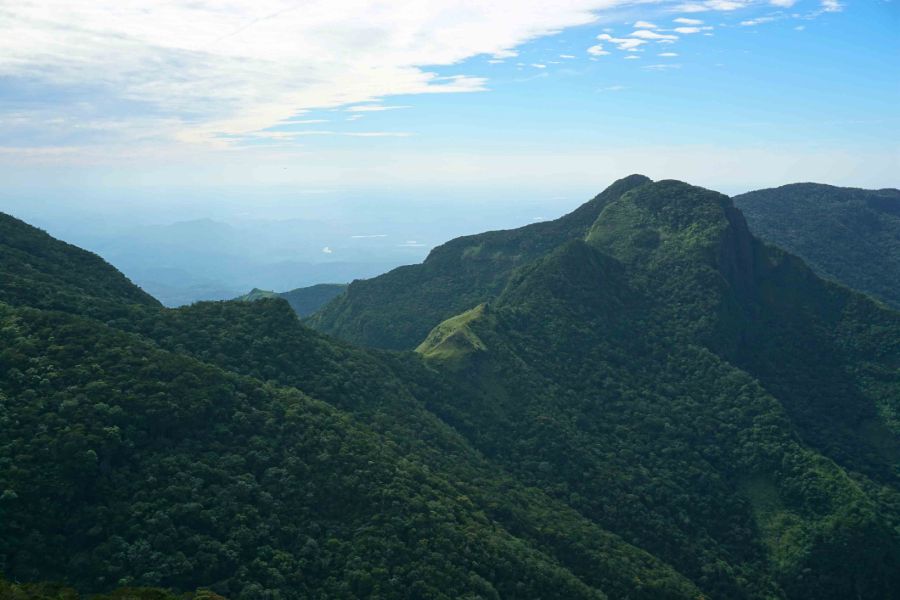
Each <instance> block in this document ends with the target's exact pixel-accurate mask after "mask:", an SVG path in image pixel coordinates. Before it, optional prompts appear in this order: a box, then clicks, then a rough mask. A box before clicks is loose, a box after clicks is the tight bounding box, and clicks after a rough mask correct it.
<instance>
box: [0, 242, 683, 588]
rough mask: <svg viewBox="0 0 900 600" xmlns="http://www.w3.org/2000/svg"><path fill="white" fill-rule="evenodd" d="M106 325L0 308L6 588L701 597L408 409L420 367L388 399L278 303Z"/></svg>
mask: <svg viewBox="0 0 900 600" xmlns="http://www.w3.org/2000/svg"><path fill="white" fill-rule="evenodd" d="M23 234H25V235H34V234H35V232H33V231H30V230H24V232H23ZM127 296H128V295H127V294H126V297H127ZM123 306H126V307H127V308H128V310H127V311H125V312H123V314H122V315H119V316H117V317H115V318H112V319H109V320H106V321H104V322H101V321H99V320H96V319H93V318H90V317H89V316H85V315H87V314H90V313H91V312H92V308H91V307H87V308H86V310H85V314H82V315H79V314H77V312H78V311H77V310H73V311H70V312H58V311H47V310H42V309H35V308H30V307H24V306H17V307H13V306H10V305H7V304H0V321H2V325H0V332H2V333H0V337H2V338H3V341H2V344H0V347H2V348H3V350H2V351H0V373H2V375H0V407H2V412H0V420H2V423H3V431H4V440H3V444H2V445H0V489H2V490H3V492H2V493H0V497H2V500H0V509H2V511H3V518H2V519H0V566H2V569H3V571H4V572H5V573H6V575H7V576H9V577H11V578H15V579H16V580H19V581H22V580H25V581H28V580H31V581H37V580H57V581H66V582H68V583H70V584H71V585H74V586H75V587H76V588H78V589H79V590H82V591H86V592H102V591H106V590H108V589H110V588H112V587H114V586H133V585H140V586H163V587H168V588H174V589H176V590H188V589H194V588H196V587H198V586H200V587H210V588H212V589H213V590H214V591H215V592H218V593H221V594H223V595H226V596H229V597H235V598H255V597H273V596H280V597H284V598H307V597H310V598H316V597H321V598H332V597H347V596H350V597H375V596H382V597H406V596H407V595H409V594H412V595H413V596H415V597H435V598H440V597H447V598H450V597H465V596H469V597H477V596H481V597H498V596H500V597H510V596H517V595H518V596H525V597H538V596H540V597H546V598H605V597H607V594H612V595H614V596H616V597H618V596H622V595H624V594H630V595H632V596H634V597H643V598H659V597H662V598H695V597H697V596H698V594H699V591H698V590H697V588H696V587H695V586H694V585H693V584H692V583H691V582H690V581H688V580H687V579H686V578H685V577H683V576H682V575H680V574H678V573H677V572H676V571H675V570H674V569H672V568H671V567H670V566H668V565H666V564H665V563H663V562H662V561H659V560H658V559H656V558H654V557H653V556H651V555H650V554H648V553H647V552H645V551H643V550H641V549H639V548H636V547H634V546H633V545H631V544H628V543H626V542H624V541H623V540H621V539H620V538H619V537H618V536H616V535H614V534H611V533H609V532H607V531H605V530H603V529H602V528H600V527H598V526H597V525H596V524H595V523H593V522H591V521H589V520H587V519H585V518H584V517H582V516H581V515H579V514H578V513H577V512H576V511H574V510H573V509H571V508H570V507H569V506H567V505H566V504H565V503H564V502H560V501H558V500H554V499H552V498H550V497H549V496H548V495H546V494H545V493H543V492H541V491H540V490H536V489H533V488H529V487H526V486H524V485H522V484H521V483H519V482H518V481H516V480H515V479H513V478H512V477H510V476H509V475H508V474H506V473H504V472H503V470H502V469H498V468H497V467H496V466H495V465H493V464H490V463H488V462H487V461H486V460H485V459H484V458H483V457H481V456H480V455H479V453H478V452H477V451H475V450H474V449H473V448H472V447H471V446H469V445H468V444H467V443H466V442H465V441H464V440H463V439H462V438H460V436H459V435H458V434H457V433H456V432H455V431H453V430H452V429H451V428H450V427H448V426H447V425H446V424H445V423H443V422H442V421H441V420H440V419H438V418H437V417H436V416H434V415H433V414H431V413H430V412H429V411H428V410H427V408H426V407H425V406H424V400H422V399H421V397H420V396H421V395H422V394H423V393H424V392H423V390H428V393H433V392H434V390H435V389H437V388H436V386H435V384H440V380H435V379H434V378H433V375H432V374H431V373H430V372H429V371H427V370H425V369H424V368H423V366H421V365H419V366H417V368H416V370H415V371H409V372H407V370H406V369H407V368H406V367H405V366H404V367H403V371H404V376H403V377H402V378H401V377H400V376H399V375H398V374H397V373H396V371H395V369H396V370H399V369H400V367H399V366H395V365H394V364H393V363H392V360H393V359H392V358H391V359H389V358H388V357H382V356H381V355H373V354H370V353H368V352H366V351H363V350H357V349H354V348H352V347H348V346H344V345H341V344H336V343H335V342H333V341H332V340H329V339H328V338H325V337H324V336H321V335H319V334H316V333H314V332H312V331H311V330H309V329H306V328H305V327H303V326H302V325H301V324H300V322H299V320H298V319H297V317H296V315H295V314H294V313H293V311H292V310H291V308H290V307H289V305H288V304H287V303H286V302H284V301H282V300H261V301H258V302H253V303H246V302H228V303H199V304H196V305H194V306H191V307H188V308H184V309H179V310H167V309H162V308H159V307H157V306H146V307H141V308H135V307H133V306H132V305H131V304H127V303H123ZM76 308H77V307H76ZM263 379H265V382H264V381H263ZM441 385H443V384H441ZM311 393H312V394H315V396H312V395H310V394H311Z"/></svg>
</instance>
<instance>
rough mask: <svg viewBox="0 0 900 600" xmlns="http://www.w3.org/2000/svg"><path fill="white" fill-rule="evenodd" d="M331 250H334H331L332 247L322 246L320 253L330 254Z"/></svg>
mask: <svg viewBox="0 0 900 600" xmlns="http://www.w3.org/2000/svg"><path fill="white" fill-rule="evenodd" d="M333 252H334V250H332V249H331V248H329V247H328V246H325V247H324V248H322V253H323V254H332V253H333Z"/></svg>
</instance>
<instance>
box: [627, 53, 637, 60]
mask: <svg viewBox="0 0 900 600" xmlns="http://www.w3.org/2000/svg"><path fill="white" fill-rule="evenodd" d="M639 58H640V56H638V55H637V54H629V55H628V56H626V57H625V60H637V59H639Z"/></svg>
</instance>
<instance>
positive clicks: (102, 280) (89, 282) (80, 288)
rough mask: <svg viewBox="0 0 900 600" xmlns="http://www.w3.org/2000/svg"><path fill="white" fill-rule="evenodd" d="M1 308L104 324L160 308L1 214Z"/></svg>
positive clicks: (88, 257) (93, 259)
mask: <svg viewBox="0 0 900 600" xmlns="http://www.w3.org/2000/svg"><path fill="white" fill-rule="evenodd" d="M0 279H2V281H3V285H2V286H0V302H6V303H8V304H12V305H16V306H33V307H38V308H47V309H53V310H62V311H66V312H73V313H78V314H85V315H90V316H94V317H98V318H105V317H107V316H109V315H110V314H112V313H116V314H120V313H121V312H122V307H123V306H124V305H130V304H135V305H141V306H159V303H158V302H157V301H156V300H155V299H154V298H152V297H151V296H150V295H148V294H146V293H145V292H144V291H142V290H141V289H140V288H138V287H137V286H135V285H134V284H132V283H131V282H130V281H128V279H126V278H125V276H124V275H122V274H121V273H120V272H118V271H117V270H116V269H115V268H113V267H112V266H111V265H109V264H108V263H106V262H105V261H104V260H103V259H101V258H100V257H99V256H97V255H95V254H92V253H90V252H86V251H84V250H82V249H80V248H76V247H75V246H72V245H69V244H66V243H65V242H61V241H59V240H56V239H54V238H52V237H51V236H49V235H47V234H46V233H45V232H43V231H41V230H40V229H37V228H35V227H32V226H31V225H28V224H26V223H24V222H22V221H20V220H18V219H15V218H13V217H11V216H9V215H7V214H4V213H0Z"/></svg>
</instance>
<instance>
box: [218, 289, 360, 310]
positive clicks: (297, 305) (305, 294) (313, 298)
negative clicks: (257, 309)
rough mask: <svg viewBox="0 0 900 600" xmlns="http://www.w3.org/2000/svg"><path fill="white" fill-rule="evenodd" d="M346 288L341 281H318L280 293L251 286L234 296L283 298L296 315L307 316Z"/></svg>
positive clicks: (249, 298)
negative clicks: (246, 290) (246, 291)
mask: <svg viewBox="0 0 900 600" xmlns="http://www.w3.org/2000/svg"><path fill="white" fill-rule="evenodd" d="M346 289H347V285H346V284H343V283H320V284H318V285H312V286H309V287H305V288H297V289H296V290H291V291H289V292H280V293H279V292H270V291H266V290H261V289H259V288H253V289H252V290H251V291H250V293H249V294H245V295H243V296H241V297H239V298H236V300H241V301H244V302H255V301H257V300H261V299H263V298H284V299H285V300H287V303H288V304H290V305H291V308H293V309H294V312H295V313H297V316H299V317H308V316H309V315H311V314H313V313H314V312H316V311H317V310H319V309H320V308H322V307H323V306H324V305H325V304H327V303H328V302H329V301H331V300H332V299H334V298H335V297H337V296H340V295H341V294H343V293H344V291H346Z"/></svg>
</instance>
